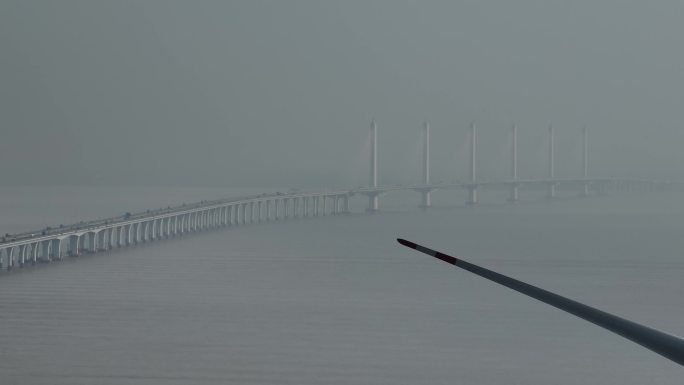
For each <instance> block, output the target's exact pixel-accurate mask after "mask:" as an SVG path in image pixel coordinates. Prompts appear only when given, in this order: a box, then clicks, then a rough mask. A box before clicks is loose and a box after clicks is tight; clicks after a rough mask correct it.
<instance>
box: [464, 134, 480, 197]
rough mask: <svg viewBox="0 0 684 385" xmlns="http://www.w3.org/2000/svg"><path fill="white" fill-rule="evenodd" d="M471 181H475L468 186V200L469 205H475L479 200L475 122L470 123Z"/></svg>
mask: <svg viewBox="0 0 684 385" xmlns="http://www.w3.org/2000/svg"><path fill="white" fill-rule="evenodd" d="M470 181H471V182H472V183H473V184H472V185H471V186H468V201H467V202H466V204H468V205H469V206H472V205H475V204H477V202H478V197H477V185H476V184H475V183H476V182H477V127H476V126H475V123H474V122H473V123H470Z"/></svg>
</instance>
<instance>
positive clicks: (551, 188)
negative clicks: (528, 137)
mask: <svg viewBox="0 0 684 385" xmlns="http://www.w3.org/2000/svg"><path fill="white" fill-rule="evenodd" d="M554 147H555V146H554V131H553V126H552V125H549V179H554V178H555V148H554ZM547 197H548V198H549V199H553V198H555V197H556V183H555V182H550V183H549V184H548V193H547Z"/></svg>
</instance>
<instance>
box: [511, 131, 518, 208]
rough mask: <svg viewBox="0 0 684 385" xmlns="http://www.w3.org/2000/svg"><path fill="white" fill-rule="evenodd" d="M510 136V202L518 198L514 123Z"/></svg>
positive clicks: (516, 146)
mask: <svg viewBox="0 0 684 385" xmlns="http://www.w3.org/2000/svg"><path fill="white" fill-rule="evenodd" d="M512 131H513V132H512V135H513V136H512V138H511V179H512V180H513V183H511V192H510V196H509V197H508V201H509V202H511V203H516V202H518V200H519V198H520V197H519V194H518V183H516V181H517V180H518V126H516V125H515V124H514V125H513V127H512Z"/></svg>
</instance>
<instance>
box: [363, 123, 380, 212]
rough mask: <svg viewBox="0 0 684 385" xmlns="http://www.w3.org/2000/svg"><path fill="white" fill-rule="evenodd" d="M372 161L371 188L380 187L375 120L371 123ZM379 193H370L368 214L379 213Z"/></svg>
mask: <svg viewBox="0 0 684 385" xmlns="http://www.w3.org/2000/svg"><path fill="white" fill-rule="evenodd" d="M370 142H371V159H370V181H369V183H368V185H369V186H368V187H369V188H377V187H378V126H377V124H375V119H373V120H372V121H371V132H370ZM378 207H379V205H378V193H369V195H368V208H367V209H366V211H367V212H375V211H378Z"/></svg>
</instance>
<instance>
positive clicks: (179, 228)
mask: <svg viewBox="0 0 684 385" xmlns="http://www.w3.org/2000/svg"><path fill="white" fill-rule="evenodd" d="M423 131H424V146H423V156H422V161H423V162H422V163H423V175H422V180H421V183H419V184H415V185H409V186H383V185H379V184H378V168H377V125H376V123H375V121H373V122H372V123H371V132H370V135H371V137H370V139H371V154H370V180H369V185H368V187H362V188H356V189H349V190H336V191H324V192H291V193H287V194H283V193H274V194H260V195H254V196H247V197H240V198H231V199H221V200H214V201H202V202H199V203H195V204H190V205H182V206H177V207H170V208H166V209H159V210H152V211H150V210H148V211H145V212H142V213H135V214H129V213H126V214H125V215H122V216H118V217H111V218H107V219H101V220H97V221H90V222H81V223H78V224H74V225H67V226H62V225H60V226H59V227H57V228H51V227H46V228H44V229H41V230H38V231H33V232H27V233H22V234H13V235H10V234H6V235H5V236H3V237H0V269H4V270H12V269H15V268H17V267H24V266H26V265H29V264H36V263H48V262H52V261H59V260H62V259H63V258H65V257H76V256H79V255H82V254H91V253H97V252H102V251H108V250H112V249H119V248H125V247H130V246H133V245H136V244H141V243H147V242H153V241H158V240H163V239H167V238H172V237H181V236H183V235H186V234H191V233H197V232H202V231H207V230H212V229H219V228H224V227H230V226H240V225H247V224H254V223H261V222H273V221H283V220H286V219H288V220H289V219H294V218H306V217H321V216H334V215H339V214H344V213H348V212H350V199H351V198H352V197H353V196H355V195H362V196H366V197H368V207H367V209H366V210H367V211H368V212H375V211H378V210H379V202H380V199H379V198H380V196H382V195H384V194H387V193H391V192H394V191H416V192H418V193H419V194H420V197H421V199H420V206H421V207H430V206H431V192H432V191H435V190H455V189H462V190H465V191H467V192H468V198H467V201H466V204H468V205H476V204H477V203H478V191H479V189H481V188H497V189H505V190H508V191H509V199H508V200H509V201H510V202H512V203H515V202H517V201H518V200H519V188H520V187H522V186H532V187H536V188H539V187H541V188H544V189H546V191H547V198H548V199H553V198H555V197H556V192H557V188H558V186H564V187H567V188H571V189H575V190H576V191H577V192H578V194H579V195H582V196H588V195H590V194H592V193H608V192H620V191H635V190H639V191H663V190H672V189H677V190H682V189H683V188H684V184H682V183H678V182H662V181H655V180H643V179H625V178H594V177H589V174H588V140H587V130H586V129H584V131H583V132H584V146H583V170H584V176H583V177H582V178H557V177H556V176H555V169H554V168H555V165H554V131H553V128H552V127H549V141H548V149H549V158H548V162H549V163H548V175H547V177H545V178H538V179H519V178H518V167H517V128H516V127H515V126H513V128H512V131H513V141H512V147H511V175H510V178H508V179H505V180H482V179H479V178H478V175H477V167H476V166H477V163H476V160H477V157H476V153H477V152H476V149H477V131H476V128H475V125H474V124H472V125H471V127H470V165H469V174H470V175H469V178H468V180H466V181H460V182H454V183H432V182H431V181H430V140H429V139H430V126H429V125H428V124H427V123H425V124H424V126H423Z"/></svg>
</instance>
